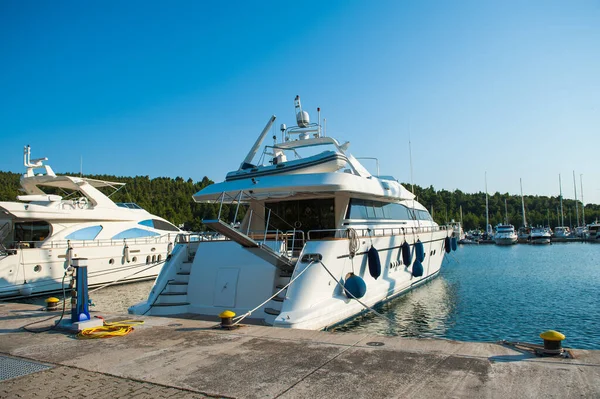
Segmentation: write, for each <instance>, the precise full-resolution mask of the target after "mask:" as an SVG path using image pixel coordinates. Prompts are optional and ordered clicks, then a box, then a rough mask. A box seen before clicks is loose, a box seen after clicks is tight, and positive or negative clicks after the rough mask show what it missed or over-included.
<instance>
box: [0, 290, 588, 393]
mask: <svg viewBox="0 0 600 399" xmlns="http://www.w3.org/2000/svg"><path fill="white" fill-rule="evenodd" d="M38 309H39V307H38V306H35V305H26V304H16V303H3V302H0V379H3V381H1V383H0V398H73V397H94V398H167V397H168V398H203V397H219V398H221V397H222V398H311V399H315V398H348V397H352V398H367V397H369V398H379V397H381V398H401V397H402V398H483V397H485V398H502V399H507V398H540V397H547V398H598V397H600V351H593V350H571V351H570V352H571V353H572V354H573V356H574V358H572V359H564V358H553V357H536V356H535V355H533V354H532V353H530V352H528V351H524V350H517V349H515V348H513V347H508V346H503V345H499V344H495V343H473V342H457V341H449V340H438V339H408V338H400V337H382V336H377V335H370V334H358V333H355V334H348V333H328V332H323V331H306V330H288V329H281V328H272V327H260V326H244V327H241V328H238V329H236V330H232V331H227V330H221V329H215V328H214V325H215V323H212V322H206V321H199V320H187V319H175V318H163V317H144V316H143V317H137V316H136V319H138V320H144V324H142V325H139V326H135V331H133V332H132V333H131V334H129V335H126V336H121V337H114V338H107V339H88V340H79V339H77V338H76V337H75V336H74V335H73V334H70V333H68V332H65V331H61V330H52V331H49V332H43V333H38V334H34V333H30V332H26V331H24V330H23V329H22V328H21V327H22V326H24V325H26V324H29V323H32V322H34V321H36V320H44V319H47V318H48V317H49V316H51V315H52V314H51V313H48V312H40V311H39V310H38ZM101 315H102V316H103V317H105V319H107V320H109V321H118V320H125V319H131V316H128V315H109V314H105V313H103V314H101ZM50 325H52V323H51V321H45V322H42V323H39V324H37V325H32V326H30V327H29V328H41V327H44V326H50ZM24 370H25V371H24ZM27 373H28V374H27Z"/></svg>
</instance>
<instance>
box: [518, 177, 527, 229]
mask: <svg viewBox="0 0 600 399" xmlns="http://www.w3.org/2000/svg"><path fill="white" fill-rule="evenodd" d="M519 185H520V186H521V208H522V211H523V227H527V218H526V217H525V198H524V197H523V180H522V179H521V178H520V177H519Z"/></svg>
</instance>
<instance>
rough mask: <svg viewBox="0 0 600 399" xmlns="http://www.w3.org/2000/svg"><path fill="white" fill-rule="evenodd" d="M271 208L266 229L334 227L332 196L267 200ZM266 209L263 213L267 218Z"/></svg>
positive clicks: (285, 229) (305, 229) (268, 207)
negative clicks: (292, 199)
mask: <svg viewBox="0 0 600 399" xmlns="http://www.w3.org/2000/svg"><path fill="white" fill-rule="evenodd" d="M265 206H266V208H267V209H270V210H271V217H270V220H269V227H268V228H267V229H268V230H274V229H278V230H281V231H284V232H285V231H290V230H293V229H294V228H296V229H297V230H302V231H305V232H306V231H309V230H326V229H335V213H334V200H333V198H322V199H306V200H294V201H279V202H268V203H266V204H265ZM267 216H268V211H267V213H266V214H265V220H266V219H267ZM265 223H266V221H265Z"/></svg>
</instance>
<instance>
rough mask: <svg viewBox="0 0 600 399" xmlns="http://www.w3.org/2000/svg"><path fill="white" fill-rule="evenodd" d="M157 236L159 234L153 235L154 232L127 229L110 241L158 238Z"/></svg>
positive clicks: (135, 228)
mask: <svg viewBox="0 0 600 399" xmlns="http://www.w3.org/2000/svg"><path fill="white" fill-rule="evenodd" d="M158 235H160V234H158V233H155V232H154V231H149V230H143V229H138V228H137V227H134V228H133V229H128V230H125V231H122V232H120V233H119V234H117V235H115V236H114V237H113V238H112V239H113V240H119V239H124V238H141V237H153V236H158Z"/></svg>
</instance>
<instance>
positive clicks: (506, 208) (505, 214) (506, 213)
mask: <svg viewBox="0 0 600 399" xmlns="http://www.w3.org/2000/svg"><path fill="white" fill-rule="evenodd" d="M504 224H508V205H507V204H506V198H504Z"/></svg>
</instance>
